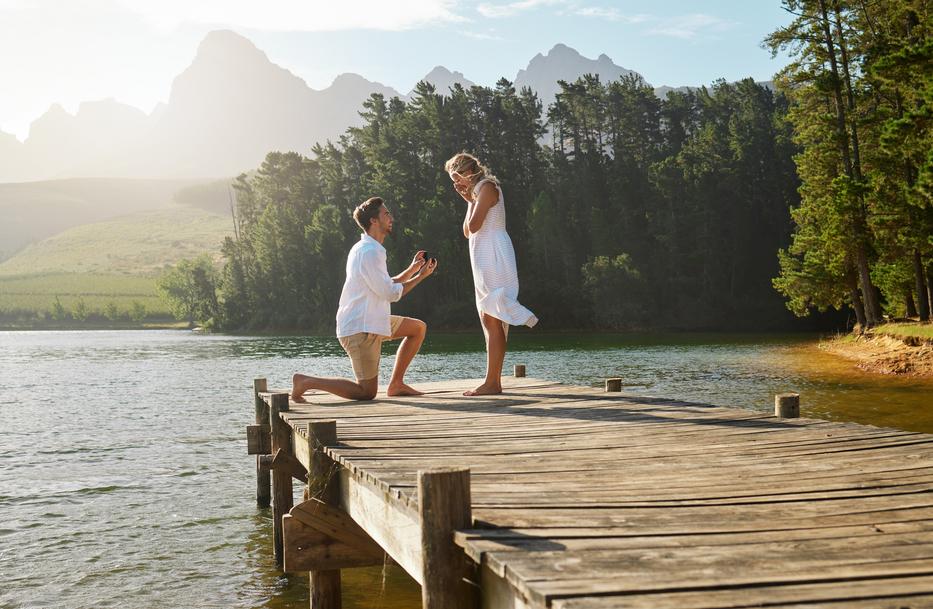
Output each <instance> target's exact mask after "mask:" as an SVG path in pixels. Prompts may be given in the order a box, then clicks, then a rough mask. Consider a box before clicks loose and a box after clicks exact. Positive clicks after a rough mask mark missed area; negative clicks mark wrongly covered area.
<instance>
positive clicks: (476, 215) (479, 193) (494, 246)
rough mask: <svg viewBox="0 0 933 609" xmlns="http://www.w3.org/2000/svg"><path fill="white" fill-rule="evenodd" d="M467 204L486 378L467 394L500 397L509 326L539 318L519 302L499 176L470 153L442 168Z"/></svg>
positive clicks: (466, 234)
mask: <svg viewBox="0 0 933 609" xmlns="http://www.w3.org/2000/svg"><path fill="white" fill-rule="evenodd" d="M444 169H445V170H446V171H447V174H448V175H449V176H450V179H451V180H452V181H453V184H454V188H455V189H456V190H457V192H458V193H459V194H460V196H461V197H463V199H464V200H465V201H466V202H467V211H466V216H465V217H464V219H463V236H464V237H466V238H467V239H469V240H470V266H471V267H472V268H473V284H474V286H475V288H476V308H477V310H478V311H479V316H480V321H481V322H482V324H483V334H484V335H485V337H486V379H485V380H484V381H483V384H482V385H480V386H479V387H477V388H476V389H473V390H472V391H467V392H465V393H464V395H489V394H493V393H502V362H503V361H504V360H505V345H506V340H507V339H508V332H509V325H516V326H517V325H526V326H529V327H531V326H534V325H535V324H536V323H538V318H537V317H535V315H534V313H532V312H531V311H529V310H528V309H526V308H525V307H523V306H522V305H521V304H520V303H519V302H518V270H517V268H516V265H515V250H514V249H513V248H512V240H511V239H509V234H508V233H507V232H506V230H505V200H504V199H503V198H502V188H501V187H500V186H499V181H498V180H497V179H496V176H494V175H492V174H491V173H490V171H489V169H488V168H487V167H485V166H484V165H483V164H482V163H480V162H479V160H478V159H477V158H476V157H475V156H473V155H471V154H467V153H466V152H461V153H459V154H455V155H454V156H453V157H452V158H451V159H450V160H448V161H447V162H446V163H445V164H444Z"/></svg>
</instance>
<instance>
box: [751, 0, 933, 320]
mask: <svg viewBox="0 0 933 609" xmlns="http://www.w3.org/2000/svg"><path fill="white" fill-rule="evenodd" d="M783 5H784V8H785V9H786V10H788V11H790V12H791V13H793V15H794V19H793V21H792V22H791V23H790V24H789V25H788V26H787V27H784V28H780V29H778V30H776V31H775V32H774V33H773V34H771V36H770V37H769V38H768V39H767V41H766V43H767V44H768V45H769V46H770V47H771V48H772V50H774V51H777V50H780V49H787V50H789V51H791V53H792V56H793V58H794V60H793V61H792V62H791V63H790V64H788V65H787V66H786V67H785V68H784V69H783V70H781V72H780V73H779V74H778V76H777V81H778V84H779V86H780V87H781V89H782V90H783V91H786V92H787V95H788V97H789V99H790V101H791V106H790V108H791V109H790V114H789V119H790V121H791V122H792V123H793V124H794V129H795V140H796V142H797V144H798V146H799V147H800V152H799V153H798V154H797V156H796V163H797V173H798V175H799V176H800V180H801V189H800V193H801V202H800V205H799V206H797V207H795V208H794V209H793V211H792V214H793V219H794V222H795V230H794V234H793V241H792V243H791V244H790V246H789V247H788V248H786V249H782V250H781V251H780V253H779V256H780V265H781V272H780V275H779V276H778V277H777V278H776V279H775V281H774V285H775V287H776V288H777V289H778V290H779V291H780V292H781V293H782V294H784V295H785V296H786V297H787V298H788V306H789V307H790V308H791V309H792V310H793V311H794V312H795V313H797V314H801V315H802V314H805V313H806V311H807V310H808V309H809V308H813V307H815V308H823V309H825V308H827V307H835V308H841V307H843V306H849V307H851V308H852V310H853V311H854V313H855V315H856V317H857V319H858V322H859V323H860V324H861V325H863V326H865V325H867V326H871V325H875V324H877V323H879V322H880V321H882V316H883V315H884V314H885V313H887V314H891V315H898V316H903V315H906V316H910V317H919V318H920V319H922V320H928V319H929V317H930V283H931V281H930V280H931V278H933V264H931V263H933V135H931V134H933V130H931V119H933V40H931V38H930V29H931V26H933V21H931V14H930V11H931V5H930V3H929V2H927V1H926V0H784V1H783Z"/></svg>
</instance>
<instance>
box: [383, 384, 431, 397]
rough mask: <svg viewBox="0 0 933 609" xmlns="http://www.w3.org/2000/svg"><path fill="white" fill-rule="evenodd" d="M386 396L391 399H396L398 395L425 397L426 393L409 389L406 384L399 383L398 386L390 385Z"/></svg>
mask: <svg viewBox="0 0 933 609" xmlns="http://www.w3.org/2000/svg"><path fill="white" fill-rule="evenodd" d="M386 395H387V396H389V397H394V396H398V395H424V393H423V392H421V391H418V390H417V389H415V388H414V387H409V386H408V385H406V384H405V383H399V384H397V385H396V384H393V383H389V386H388V388H386Z"/></svg>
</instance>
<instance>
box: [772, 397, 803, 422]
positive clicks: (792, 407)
mask: <svg viewBox="0 0 933 609" xmlns="http://www.w3.org/2000/svg"><path fill="white" fill-rule="evenodd" d="M774 416H776V417H779V418H782V419H796V418H797V417H799V416H800V394H799V393H779V394H777V395H775V396H774Z"/></svg>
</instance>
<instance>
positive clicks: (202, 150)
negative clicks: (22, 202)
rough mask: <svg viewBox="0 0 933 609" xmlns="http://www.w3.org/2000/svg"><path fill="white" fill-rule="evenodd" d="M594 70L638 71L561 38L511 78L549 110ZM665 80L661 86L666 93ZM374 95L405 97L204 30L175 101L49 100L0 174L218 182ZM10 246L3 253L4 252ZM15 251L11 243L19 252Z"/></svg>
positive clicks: (7, 149) (0, 149)
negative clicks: (316, 84) (307, 70)
mask: <svg viewBox="0 0 933 609" xmlns="http://www.w3.org/2000/svg"><path fill="white" fill-rule="evenodd" d="M584 74H597V75H599V77H600V79H601V80H602V81H603V82H610V81H614V80H617V79H619V78H621V77H622V76H625V75H629V74H636V75H637V73H636V72H634V71H632V70H629V69H627V68H623V67H621V66H618V65H616V64H615V63H614V62H613V61H612V60H611V59H610V58H609V57H608V56H606V55H600V56H599V57H598V58H596V59H590V58H587V57H584V56H583V55H581V54H580V53H578V52H577V51H575V50H574V49H572V48H570V47H568V46H567V45H564V44H557V45H555V46H554V47H553V48H551V49H550V50H549V51H548V52H547V53H546V54H540V53H539V54H537V55H535V57H533V58H532V59H531V61H530V62H529V63H528V66H527V67H526V68H525V69H522V70H519V71H518V74H516V76H515V79H514V84H515V87H516V89H521V88H522V87H530V88H531V89H532V90H533V91H535V92H537V93H538V96H539V97H540V99H541V100H542V103H543V104H544V107H545V108H546V107H547V105H548V104H550V103H552V102H553V101H554V97H555V94H556V93H557V91H558V90H559V85H558V84H557V82H558V81H559V80H564V81H568V82H572V81H574V80H576V79H577V78H579V77H580V76H582V75H584ZM422 80H425V81H427V82H429V83H431V84H433V85H434V87H435V90H436V91H437V92H438V93H441V94H446V93H448V92H449V90H450V88H451V87H452V86H454V84H460V85H461V86H463V87H465V88H469V87H470V86H472V85H473V84H474V83H472V82H471V81H470V80H468V79H467V78H466V77H465V76H464V75H463V73H461V72H454V71H451V70H449V69H447V68H445V67H443V66H436V67H435V68H433V69H432V70H431V71H430V72H428V74H426V75H425V76H424V78H423V79H422ZM668 90H670V87H659V88H658V89H656V93H657V94H658V95H659V96H663V95H665V94H666V92H667V91H668ZM373 93H380V94H382V95H384V96H386V97H387V98H388V97H396V96H398V97H402V98H403V99H410V98H411V94H412V93H411V92H410V93H409V94H408V95H406V96H402V95H400V94H399V92H397V91H396V90H395V89H392V88H391V87H387V86H385V85H382V84H380V83H377V82H372V81H369V80H367V79H365V78H363V77H362V76H360V75H357V74H341V75H340V76H338V77H337V78H336V79H334V81H333V83H332V84H331V85H330V86H329V87H327V88H325V89H322V90H315V89H312V88H310V87H309V86H308V85H307V83H305V81H304V80H302V79H301V78H299V77H298V76H296V75H295V74H293V73H292V72H290V71H288V70H287V69H285V68H283V67H281V66H278V65H276V64H274V63H272V62H271V61H270V60H269V58H268V56H266V54H265V53H264V52H262V51H261V50H260V49H258V48H256V46H255V45H254V44H253V43H252V42H250V41H249V40H248V39H246V38H244V37H243V36H240V35H239V34H236V33H234V32H231V31H228V30H218V31H214V32H211V33H209V34H208V35H207V36H206V37H205V38H204V40H203V41H202V42H201V44H200V45H199V46H198V49H197V52H196V53H195V56H194V59H193V61H192V62H191V65H189V66H188V68H186V69H185V70H184V71H183V72H182V73H181V74H179V75H178V76H177V77H176V78H175V80H174V81H173V83H172V87H171V92H170V95H169V99H168V101H167V102H165V103H160V104H158V105H157V106H156V108H155V109H154V110H153V111H152V113H150V114H149V115H146V114H145V113H143V112H142V111H140V110H138V109H136V108H133V107H131V106H127V105H125V104H121V103H119V102H117V101H114V100H112V99H110V100H101V101H93V102H85V103H82V104H81V105H80V106H79V108H78V111H77V112H76V113H75V114H74V115H71V114H69V113H68V112H67V111H65V109H64V108H62V107H61V106H60V105H57V104H56V105H53V106H52V107H51V108H49V110H48V111H47V112H46V113H45V114H43V115H42V116H41V117H39V118H38V119H36V120H35V121H34V122H33V123H32V125H31V126H30V131H29V137H28V138H27V139H26V141H25V142H23V143H20V142H19V141H18V140H16V138H14V137H12V136H10V135H8V134H5V133H2V132H0V182H23V181H27V180H47V179H56V178H72V177H114V178H147V179H150V178H154V179H164V178H171V179H216V178H227V177H231V176H235V175H238V174H239V173H241V172H245V171H250V170H252V169H255V168H256V167H258V166H259V165H260V164H261V163H262V161H263V159H264V158H265V156H266V154H267V153H268V152H270V151H273V150H279V151H297V152H300V153H303V154H308V153H309V152H310V150H311V147H312V146H313V145H314V144H315V143H319V142H321V143H323V142H324V141H326V140H337V139H338V138H339V137H340V136H341V135H343V134H344V133H345V132H346V130H347V128H348V127H353V126H359V125H361V124H362V118H361V117H360V115H359V112H360V110H361V109H362V104H363V102H364V101H365V100H366V99H367V98H368V97H369V96H370V95H371V94H373ZM10 249H11V248H9V247H8V245H7V244H3V243H0V250H4V251H7V252H9V251H10ZM13 249H15V248H13Z"/></svg>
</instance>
